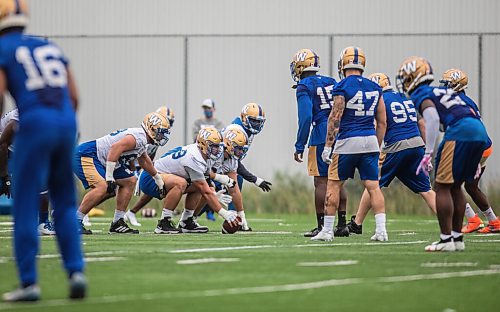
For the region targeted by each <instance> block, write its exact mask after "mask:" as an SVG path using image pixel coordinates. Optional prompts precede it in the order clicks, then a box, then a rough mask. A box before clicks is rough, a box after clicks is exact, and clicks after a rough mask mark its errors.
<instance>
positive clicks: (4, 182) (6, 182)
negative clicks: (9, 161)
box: [0, 175, 12, 198]
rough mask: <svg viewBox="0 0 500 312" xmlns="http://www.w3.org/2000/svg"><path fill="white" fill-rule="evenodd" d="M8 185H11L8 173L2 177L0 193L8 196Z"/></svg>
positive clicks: (9, 194) (9, 195)
mask: <svg viewBox="0 0 500 312" xmlns="http://www.w3.org/2000/svg"><path fill="white" fill-rule="evenodd" d="M10 186H11V182H10V177H9V176H8V175H6V176H5V177H2V186H1V187H0V195H3V194H5V196H7V198H10V197H11V195H12V194H11V192H10Z"/></svg>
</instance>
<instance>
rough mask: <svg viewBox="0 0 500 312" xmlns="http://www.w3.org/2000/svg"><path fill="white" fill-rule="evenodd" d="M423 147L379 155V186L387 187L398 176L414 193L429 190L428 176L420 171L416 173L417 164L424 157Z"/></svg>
mask: <svg viewBox="0 0 500 312" xmlns="http://www.w3.org/2000/svg"><path fill="white" fill-rule="evenodd" d="M424 154H425V149H424V148H423V147H415V148H410V149H405V150H402V151H399V152H396V153H387V154H381V155H380V163H381V168H380V182H379V184H380V187H388V186H389V184H391V182H392V180H393V179H394V178H398V179H399V180H400V181H401V182H402V183H403V184H404V185H406V187H408V188H409V189H410V190H412V191H413V192H414V193H421V192H428V191H430V190H431V182H430V180H429V177H428V176H426V175H425V173H424V172H423V171H421V172H420V173H419V174H418V175H417V174H416V172H417V168H418V165H419V164H420V161H421V160H422V158H423V157H424Z"/></svg>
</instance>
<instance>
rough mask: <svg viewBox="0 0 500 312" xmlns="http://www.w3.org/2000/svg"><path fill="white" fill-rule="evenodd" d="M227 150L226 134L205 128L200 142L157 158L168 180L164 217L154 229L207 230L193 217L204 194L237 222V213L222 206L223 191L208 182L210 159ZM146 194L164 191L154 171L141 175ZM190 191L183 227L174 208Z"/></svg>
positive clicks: (223, 214) (215, 207) (173, 231)
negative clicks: (218, 190) (157, 182)
mask: <svg viewBox="0 0 500 312" xmlns="http://www.w3.org/2000/svg"><path fill="white" fill-rule="evenodd" d="M222 153H223V146H222V137H221V134H220V133H219V131H218V130H217V129H215V128H213V127H207V128H204V129H201V130H200V132H199V134H198V137H197V139H196V143H193V144H190V145H187V146H182V147H177V148H174V149H173V150H171V151H169V152H167V153H166V154H165V155H163V156H162V157H161V158H160V159H158V160H156V161H155V164H154V165H155V168H156V169H157V170H158V172H160V176H161V178H162V179H163V181H164V183H165V190H166V196H165V200H164V202H163V210H162V214H161V219H160V220H159V221H158V225H157V227H156V228H155V230H154V233H156V234H179V233H206V232H208V228H207V227H206V226H201V225H199V224H198V223H197V222H196V220H195V219H194V218H193V216H194V211H195V208H196V206H197V205H198V203H199V201H200V199H201V197H203V198H204V199H205V200H206V201H207V203H208V205H209V206H210V208H212V209H213V210H214V211H215V212H217V213H218V214H219V215H220V216H221V217H223V218H224V219H225V220H227V221H228V222H230V223H234V222H236V214H235V213H234V212H230V211H227V210H226V209H224V208H222V206H221V204H220V203H219V195H221V193H222V192H221V193H218V194H216V193H215V192H214V191H213V190H212V189H210V187H209V186H208V183H207V181H206V180H205V173H206V172H208V169H209V167H208V163H207V162H208V160H213V161H215V160H217V159H218V158H219V157H220V156H221V155H222ZM214 178H215V179H216V180H219V181H221V182H225V183H226V184H232V185H234V184H235V182H234V181H230V179H229V178H228V177H220V176H217V177H214ZM139 183H140V185H141V190H142V191H143V193H144V195H143V196H149V197H155V198H158V199H161V197H162V196H161V194H160V193H159V192H158V189H157V188H156V187H155V186H154V184H155V182H154V179H153V178H152V177H151V175H150V174H149V173H147V172H143V173H142V174H141V177H140V179H139ZM184 193H187V196H186V202H185V208H184V211H183V212H182V215H181V219H180V222H179V227H176V226H175V224H174V223H173V221H172V216H173V211H174V209H175V208H176V207H177V205H178V204H179V201H180V200H181V197H182V195H183V194H184Z"/></svg>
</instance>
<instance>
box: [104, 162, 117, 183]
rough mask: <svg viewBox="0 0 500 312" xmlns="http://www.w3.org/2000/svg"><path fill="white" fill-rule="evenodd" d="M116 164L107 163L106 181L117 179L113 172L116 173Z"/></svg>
mask: <svg viewBox="0 0 500 312" xmlns="http://www.w3.org/2000/svg"><path fill="white" fill-rule="evenodd" d="M115 167H116V162H115V161H109V160H108V161H106V181H114V180H115V178H114V176H113V172H114V171H115Z"/></svg>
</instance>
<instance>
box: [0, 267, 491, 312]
mask: <svg viewBox="0 0 500 312" xmlns="http://www.w3.org/2000/svg"><path fill="white" fill-rule="evenodd" d="M497 274H500V270H499V269H491V270H474V271H461V272H442V273H433V274H418V275H401V276H388V277H376V278H347V279H330V280H323V281H315V282H307V283H297V284H284V285H268V286H256V287H242V288H226V289H214V290H194V291H189V292H186V291H178V292H175V291H170V292H164V293H145V294H137V295H134V294H126V295H116V296H102V297H90V298H87V299H85V301H83V302H81V303H78V304H79V305H82V304H83V305H92V304H95V305H96V304H103V303H117V302H129V301H140V300H144V301H146V300H160V299H174V298H198V297H217V296H227V295H246V294H265V293H276V292H288V291H297V290H308V289H320V288H326V287H334V286H342V285H357V284H364V283H400V282H413V281H426V280H437V279H449V278H460V277H470V276H476V277H477V276H488V275H497ZM74 304H75V303H73V302H71V301H68V300H62V299H55V300H44V301H40V302H39V303H37V304H33V305H19V304H5V303H4V304H0V310H8V309H12V310H15V309H28V308H40V307H55V306H71V305H74Z"/></svg>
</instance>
